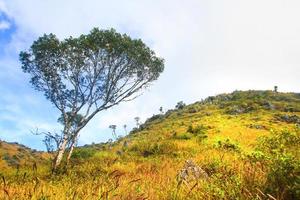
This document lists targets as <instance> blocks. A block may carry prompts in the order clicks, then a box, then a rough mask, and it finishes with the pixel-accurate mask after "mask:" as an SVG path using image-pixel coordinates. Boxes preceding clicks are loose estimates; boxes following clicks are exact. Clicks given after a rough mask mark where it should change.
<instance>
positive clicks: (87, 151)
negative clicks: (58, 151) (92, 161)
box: [72, 148, 97, 159]
mask: <svg viewBox="0 0 300 200" xmlns="http://www.w3.org/2000/svg"><path fill="white" fill-rule="evenodd" d="M96 152H97V151H96V150H95V149H93V148H79V149H75V150H74V153H73V154H72V158H75V159H86V158H90V157H92V156H94V155H95V153H96Z"/></svg>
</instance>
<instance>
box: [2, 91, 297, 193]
mask: <svg viewBox="0 0 300 200" xmlns="http://www.w3.org/2000/svg"><path fill="white" fill-rule="evenodd" d="M177 107H178V108H179V109H174V110H169V111H167V112H166V113H165V114H163V115H154V116H152V117H151V118H149V119H148V120H147V121H146V122H145V123H144V124H142V125H141V126H140V127H139V128H138V129H135V130H133V131H131V133H130V134H129V135H128V136H126V137H124V138H120V139H119V140H118V141H116V142H113V143H103V144H94V145H89V146H85V147H80V148H77V149H76V150H75V152H74V155H73V157H72V160H71V166H70V168H69V169H68V171H66V174H62V175H59V176H58V177H55V178H49V177H48V175H47V174H46V173H45V172H44V171H43V172H40V173H39V174H38V177H39V179H40V180H41V181H40V182H39V185H38V186H35V185H34V183H29V182H28V185H26V186H25V185H24V186H23V185H19V184H16V185H15V186H12V187H11V188H10V190H8V193H9V195H11V196H14V197H17V198H21V199H26V198H28V197H29V196H28V195H29V194H28V192H26V191H28V188H30V187H32V188H35V187H37V189H36V190H34V191H33V190H32V192H31V193H30V195H31V196H34V197H35V198H37V199H38V198H42V197H43V198H45V197H47V198H49V199H69V198H70V195H71V196H72V197H74V198H75V199H76V198H78V199H82V198H87V199H106V198H107V199H272V198H273V199H298V198H300V196H299V195H300V193H299V191H300V178H299V177H300V155H299V154H300V153H299V152H300V130H299V126H300V94H297V93H275V92H272V91H235V92H233V93H231V94H221V95H218V96H215V97H208V98H207V99H205V100H202V101H199V102H196V103H194V104H191V105H187V106H184V105H183V104H180V106H177ZM10 178H11V179H14V178H13V177H10ZM32 180H35V179H34V177H32Z"/></svg>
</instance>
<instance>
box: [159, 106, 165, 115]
mask: <svg viewBox="0 0 300 200" xmlns="http://www.w3.org/2000/svg"><path fill="white" fill-rule="evenodd" d="M159 112H160V114H161V115H162V114H164V110H163V107H162V106H161V107H159Z"/></svg>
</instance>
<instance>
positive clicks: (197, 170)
mask: <svg viewBox="0 0 300 200" xmlns="http://www.w3.org/2000/svg"><path fill="white" fill-rule="evenodd" d="M207 178H208V174H207V173H206V172H205V171H204V170H203V169H201V167H199V166H197V165H196V164H195V163H194V162H193V161H192V160H187V161H185V165H184V167H183V168H182V169H181V170H180V171H179V173H178V174H177V181H178V185H180V184H182V183H185V184H189V183H190V182H193V181H199V180H205V179H207Z"/></svg>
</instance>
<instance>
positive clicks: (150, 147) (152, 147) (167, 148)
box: [130, 141, 178, 157]
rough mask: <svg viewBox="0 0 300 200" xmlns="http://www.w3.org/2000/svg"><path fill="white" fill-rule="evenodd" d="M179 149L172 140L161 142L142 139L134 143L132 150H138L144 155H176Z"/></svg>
mask: <svg viewBox="0 0 300 200" xmlns="http://www.w3.org/2000/svg"><path fill="white" fill-rule="evenodd" d="M177 150H178V148H177V146H176V145H175V144H174V143H172V142H169V141H168V142H161V143H158V142H157V143H151V142H148V141H142V142H138V143H136V144H134V145H133V146H132V147H131V148H130V151H134V152H137V153H138V154H139V155H141V156H143V157H148V156H154V155H164V154H168V155H172V154H173V155H176V151H177Z"/></svg>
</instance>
